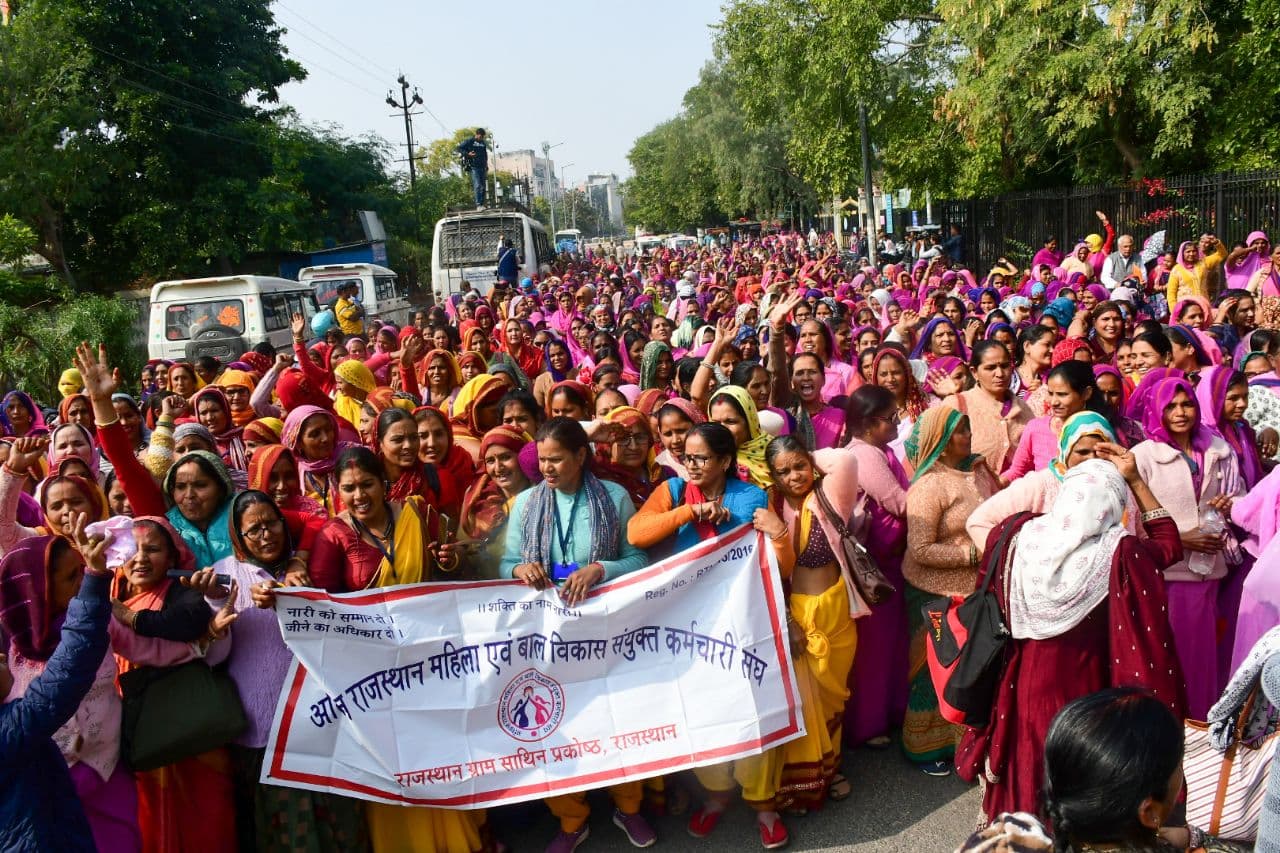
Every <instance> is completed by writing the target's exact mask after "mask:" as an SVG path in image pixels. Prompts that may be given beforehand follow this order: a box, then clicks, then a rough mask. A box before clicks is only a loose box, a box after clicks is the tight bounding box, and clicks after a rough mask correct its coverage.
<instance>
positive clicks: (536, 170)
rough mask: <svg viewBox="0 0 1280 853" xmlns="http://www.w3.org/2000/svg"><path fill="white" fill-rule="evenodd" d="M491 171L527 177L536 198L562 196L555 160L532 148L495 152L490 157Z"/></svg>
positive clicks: (550, 198) (548, 198) (552, 198)
mask: <svg viewBox="0 0 1280 853" xmlns="http://www.w3.org/2000/svg"><path fill="white" fill-rule="evenodd" d="M489 171H491V172H508V173H510V174H512V175H515V176H516V177H517V178H525V179H527V180H528V181H529V185H530V188H531V189H532V191H533V195H534V196H535V197H536V198H541V199H546V200H547V201H552V200H554V199H557V198H559V197H560V181H559V179H558V178H556V163H555V161H554V160H548V159H546V158H545V157H539V156H538V155H537V153H536V152H535V151H534V150H533V149H532V148H521V149H517V150H515V151H501V152H496V153H494V154H493V155H492V156H491V158H490V163H489Z"/></svg>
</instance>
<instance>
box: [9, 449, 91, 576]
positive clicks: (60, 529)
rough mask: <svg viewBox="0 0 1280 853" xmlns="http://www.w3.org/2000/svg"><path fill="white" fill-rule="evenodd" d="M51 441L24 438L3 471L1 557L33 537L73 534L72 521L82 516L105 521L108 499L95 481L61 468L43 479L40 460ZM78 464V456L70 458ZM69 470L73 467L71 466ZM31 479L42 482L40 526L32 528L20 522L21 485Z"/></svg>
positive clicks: (13, 451) (10, 452)
mask: <svg viewBox="0 0 1280 853" xmlns="http://www.w3.org/2000/svg"><path fill="white" fill-rule="evenodd" d="M47 443H48V438H46V437H44V436H25V437H23V438H20V439H18V440H17V441H15V442H14V443H13V446H12V448H10V450H9V453H8V459H7V460H6V462H5V464H4V466H3V468H0V555H3V554H6V553H8V552H9V551H11V550H13V549H14V548H15V547H17V545H18V544H19V543H20V542H22V541H23V540H25V539H28V538H30V537H32V536H42V535H46V534H50V533H51V534H53V535H54V536H66V537H69V536H70V535H71V529H72V522H73V521H74V519H75V518H76V517H77V516H78V515H81V514H87V515H88V516H89V520H90V521H99V520H101V519H103V518H106V514H107V499H106V496H105V495H104V494H103V492H102V489H100V488H99V487H98V483H97V481H96V480H92V479H90V478H88V477H85V476H81V475H77V474H63V473H60V472H59V470H58V469H55V470H54V471H53V472H52V476H50V477H48V478H42V474H41V469H40V460H41V458H42V457H43V456H44V453H45V445H46V444H47ZM71 458H74V459H76V461H77V462H78V461H79V458H78V457H71ZM68 467H70V466H68ZM28 477H31V478H33V479H35V480H38V481H40V487H39V488H38V489H37V491H36V494H37V497H38V504H39V510H40V518H41V525H40V526H38V527H29V526H27V525H24V524H22V523H20V522H19V521H18V520H17V517H18V507H19V504H20V502H21V500H22V495H23V491H22V484H23V483H24V482H25V481H26V479H27V478H28Z"/></svg>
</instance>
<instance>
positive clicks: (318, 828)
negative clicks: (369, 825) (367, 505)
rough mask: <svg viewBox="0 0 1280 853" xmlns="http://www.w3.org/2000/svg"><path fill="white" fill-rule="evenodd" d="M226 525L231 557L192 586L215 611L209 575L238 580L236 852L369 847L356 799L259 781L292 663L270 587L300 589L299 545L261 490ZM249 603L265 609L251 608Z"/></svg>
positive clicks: (308, 530) (231, 658) (322, 852)
mask: <svg viewBox="0 0 1280 853" xmlns="http://www.w3.org/2000/svg"><path fill="white" fill-rule="evenodd" d="M284 452H285V453H288V451H287V450H285V451H284ZM324 523H325V522H324V520H322V519H319V518H316V517H314V516H313V517H312V518H311V519H310V520H308V521H307V523H306V526H305V528H304V530H303V531H302V533H301V535H302V537H305V538H307V539H310V538H313V537H314V536H315V532H316V531H317V530H318V529H319V527H320V526H321V525H322V524H324ZM230 525H231V526H230V536H231V547H232V550H233V551H234V554H233V556H231V557H228V558H226V559H225V560H219V561H218V562H217V563H215V564H214V565H213V566H212V567H211V568H209V569H205V570H204V571H201V572H198V573H197V576H196V578H193V580H192V584H193V586H198V587H200V588H202V591H204V593H205V596H206V601H208V602H210V604H211V605H213V604H217V605H218V606H221V599H222V598H223V597H224V595H225V593H226V590H225V589H223V588H221V587H219V586H218V585H217V584H216V582H215V580H214V579H215V573H222V574H226V575H229V576H230V577H231V578H232V579H233V580H235V582H236V587H235V588H236V590H237V592H236V600H235V602H234V603H235V606H236V609H237V612H238V613H239V614H240V616H239V618H238V619H237V620H236V625H235V628H234V636H233V642H232V644H231V652H230V653H229V654H228V656H227V671H228V674H229V675H230V676H231V679H232V681H234V682H235V685H236V690H237V691H238V692H239V694H240V700H241V702H242V703H243V704H244V711H245V716H246V717H247V718H248V720H249V727H248V728H247V729H246V730H245V732H244V734H242V735H241V736H240V737H239V738H238V739H237V740H236V742H235V743H234V744H231V745H230V746H229V747H228V750H229V751H230V753H231V764H232V767H233V768H234V772H235V776H236V787H235V793H236V798H237V803H236V817H237V821H236V825H237V829H238V832H239V836H240V849H241V850H253V849H257V850H260V851H275V850H281V851H283V850H298V849H302V848H301V847H300V844H301V841H300V840H301V839H309V842H308V843H307V846H306V847H305V849H306V850H307V851H308V853H329V852H330V851H331V853H346V851H360V850H367V849H368V847H369V838H368V830H367V829H366V826H365V810H364V803H362V802H361V801H360V800H356V799H352V798H349V797H341V796H338V795H336V794H330V793H322V792H319V791H308V790H304V789H301V788H286V787H284V786H281V785H269V784H264V783H262V782H260V781H259V780H260V779H261V778H262V760H263V756H264V754H265V752H266V745H267V740H268V738H269V736H270V734H271V723H272V719H273V717H274V716H275V710H276V702H277V700H278V699H279V697H280V688H281V686H282V685H283V684H284V681H285V678H286V676H287V675H288V672H289V664H290V663H292V662H293V653H292V652H291V651H289V649H288V647H287V646H285V644H284V639H283V637H281V635H280V624H279V622H278V621H277V620H276V615H275V613H274V612H271V609H272V608H274V607H275V594H274V593H273V592H272V588H273V587H277V586H281V585H282V584H283V585H285V586H303V585H305V584H306V583H307V579H306V577H305V574H304V575H303V576H299V575H298V574H297V573H291V572H290V571H289V570H290V559H291V558H292V556H293V555H294V553H295V548H296V547H297V543H299V542H300V541H301V540H300V539H298V538H296V537H295V534H294V532H293V529H292V527H291V525H290V523H289V519H288V518H286V516H285V514H284V512H283V511H281V509H280V507H279V506H277V505H276V502H275V501H274V500H273V499H272V498H271V497H270V496H269V495H267V494H266V493H264V492H260V491H247V492H240V493H239V494H237V495H236V496H235V497H234V498H232V500H231V516H230ZM254 604H256V605H257V606H258V607H259V608H266V609H254V607H252V606H251V605H254Z"/></svg>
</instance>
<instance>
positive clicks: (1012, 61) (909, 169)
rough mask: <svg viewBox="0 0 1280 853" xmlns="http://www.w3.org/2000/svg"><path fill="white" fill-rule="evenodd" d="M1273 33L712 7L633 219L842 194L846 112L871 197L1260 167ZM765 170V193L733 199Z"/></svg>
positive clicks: (1154, 9)
mask: <svg viewBox="0 0 1280 853" xmlns="http://www.w3.org/2000/svg"><path fill="white" fill-rule="evenodd" d="M1278 24H1280V0H1216V1H1215V2H1214V3H1212V4H1209V3H1206V2H1204V0H1094V2H1088V3H1077V4H1070V3H1066V4H1064V3H1060V2H1052V0H1003V2H1000V3H995V4H991V3H974V2H972V0H729V2H727V3H726V4H725V7H724V20H723V22H722V24H721V25H720V27H718V28H717V31H716V33H717V35H716V57H717V58H716V61H715V62H714V63H712V64H711V65H710V66H708V67H707V68H706V69H704V70H703V73H702V75H701V76H700V78H699V80H698V82H697V84H695V85H694V86H693V88H691V89H690V90H689V92H688V93H687V94H686V97H685V101H684V107H683V109H682V111H681V113H680V114H679V115H678V116H675V117H673V119H672V120H670V121H668V122H665V123H663V124H661V125H659V126H658V127H656V128H654V130H652V131H650V133H648V134H646V135H645V136H642V137H640V139H638V140H637V141H636V144H635V147H634V148H633V150H632V152H631V161H632V167H633V169H634V170H635V178H634V179H633V180H632V181H631V182H630V186H629V191H630V198H631V202H632V204H633V211H632V217H633V219H634V220H635V221H636V222H637V223H639V224H656V223H662V224H665V225H677V224H678V225H685V226H687V225H688V224H691V223H692V224H704V223H709V222H713V221H715V220H716V219H717V218H718V217H723V216H726V215H733V214H734V213H735V212H738V211H742V210H745V209H753V210H755V211H757V212H765V211H770V212H775V211H779V210H780V209H781V206H782V205H781V204H780V203H779V200H780V199H787V198H789V197H796V196H798V195H802V194H804V193H809V194H811V195H812V194H815V193H816V195H817V196H818V197H821V198H822V199H823V200H824V201H825V200H826V199H828V198H830V197H831V194H832V193H840V194H849V193H851V192H854V191H856V188H857V187H858V185H859V184H860V183H861V150H860V134H859V123H858V114H859V108H860V107H861V106H863V105H865V106H866V108H867V111H868V114H869V116H870V123H871V138H872V144H873V149H874V153H873V156H874V160H875V163H874V167H875V169H876V171H877V174H878V177H879V181H878V182H879V183H880V184H881V185H883V186H884V187H886V188H889V189H892V188H912V189H917V190H926V189H927V190H931V191H932V192H933V193H934V195H935V196H938V197H948V196H950V197H963V196H972V195H993V194H997V193H1000V192H1005V191H1010V190H1018V189H1031V188H1039V187H1044V186H1054V185H1065V184H1070V183H1109V182H1119V181H1128V180H1134V179H1137V178H1141V177H1151V176H1167V175H1175V174H1182V173H1188V172H1198V171H1219V170H1235V169H1252V168H1260V167H1266V166H1274V165H1275V164H1276V163H1277V162H1278V161H1280V122H1277V118H1280V99H1277V97H1276V94H1277V88H1278V87H1280V84H1278V83H1277V82H1276V79H1275V75H1274V73H1273V71H1272V69H1274V67H1275V58H1276V55H1277V53H1280V47H1277V46H1276V45H1275V43H1274V42H1275V39H1274V37H1273V35H1272V34H1273V33H1274V31H1275V27H1276V25H1278ZM770 169H772V170H773V171H774V173H775V174H776V176H777V178H778V179H779V180H781V181H782V182H783V186H784V187H785V190H784V191H782V192H776V190H777V187H776V186H775V187H770V188H768V189H763V190H762V189H761V188H759V187H757V188H750V186H751V181H752V180H753V179H755V180H760V181H764V182H766V183H767V182H769V181H771V180H772V179H773V176H771V175H770ZM735 191H738V192H739V193H740V195H738V196H737V197H736V198H734V192H735Z"/></svg>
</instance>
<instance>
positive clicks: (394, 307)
mask: <svg viewBox="0 0 1280 853" xmlns="http://www.w3.org/2000/svg"><path fill="white" fill-rule="evenodd" d="M298 281H300V282H302V283H303V284H306V285H308V286H310V287H311V288H312V289H314V290H315V294H316V302H317V303H319V305H320V307H321V309H323V308H324V307H325V306H326V305H329V304H330V303H331V302H333V300H335V299H337V298H338V285H340V284H347V283H349V282H356V283H357V284H359V285H360V304H361V305H363V306H364V313H365V317H366V318H368V319H370V320H387V321H389V322H392V323H395V324H396V325H397V326H403V325H405V324H406V323H408V322H409V314H410V307H409V286H408V285H407V284H405V283H403V282H401V281H400V279H399V277H397V276H396V274H395V273H394V272H393V271H392V270H389V269H387V268H386V267H381V266H378V265H377V264H325V265H323V266H316V267H303V268H302V269H300V270H298Z"/></svg>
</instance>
